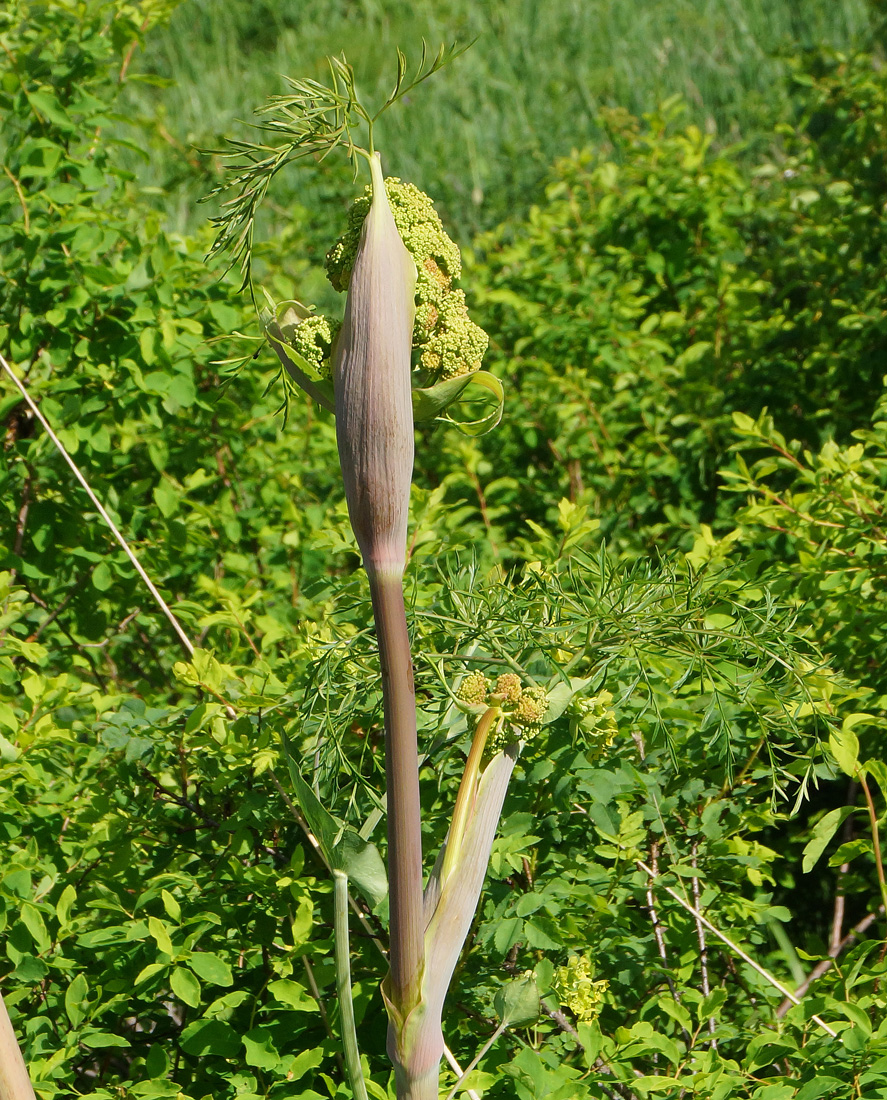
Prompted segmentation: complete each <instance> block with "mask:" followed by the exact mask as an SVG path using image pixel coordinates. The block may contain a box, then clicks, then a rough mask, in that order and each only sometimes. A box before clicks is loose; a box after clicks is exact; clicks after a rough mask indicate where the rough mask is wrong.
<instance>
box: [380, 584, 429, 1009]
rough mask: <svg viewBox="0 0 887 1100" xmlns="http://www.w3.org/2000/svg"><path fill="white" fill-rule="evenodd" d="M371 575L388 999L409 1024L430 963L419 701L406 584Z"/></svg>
mask: <svg viewBox="0 0 887 1100" xmlns="http://www.w3.org/2000/svg"><path fill="white" fill-rule="evenodd" d="M368 564H369V563H368ZM367 573H368V575H369V579H370V591H371V593H372V597H373V615H374V617H375V620H376V638H377V641H378V645H379V660H380V663H381V666H382V696H383V701H384V706H385V769H386V778H387V787H388V791H387V799H388V806H387V809H388V814H387V816H388V880H389V930H390V937H391V949H390V962H391V979H390V986H389V990H388V995H389V997H390V1000H391V1003H392V1006H393V1007H394V1009H395V1010H396V1011H397V1013H398V1014H399V1015H400V1016H401V1018H402V1019H405V1018H406V1016H407V1015H408V1014H409V1012H410V1010H411V1009H412V1008H414V1007H415V1006H416V1004H417V1003H418V1000H419V997H420V985H421V979H422V970H423V966H424V956H425V943H424V931H425V929H424V921H423V902H422V819H421V810H420V803H419V750H418V746H417V742H416V695H415V689H414V687H413V662H412V658H411V656H410V639H409V634H408V632H407V618H406V609H405V607H404V600H403V580H402V577H401V575H400V574H399V573H395V572H394V571H393V570H392V571H389V570H385V571H383V570H378V571H377V570H376V569H373V568H371V567H369V568H368V569H367Z"/></svg>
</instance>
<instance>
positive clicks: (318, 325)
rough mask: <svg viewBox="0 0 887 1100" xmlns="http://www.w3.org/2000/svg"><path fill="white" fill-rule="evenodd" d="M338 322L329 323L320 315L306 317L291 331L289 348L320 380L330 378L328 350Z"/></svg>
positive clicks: (336, 331) (337, 327) (337, 328)
mask: <svg viewBox="0 0 887 1100" xmlns="http://www.w3.org/2000/svg"><path fill="white" fill-rule="evenodd" d="M341 327H342V326H341V323H340V322H338V321H329V320H327V318H326V317H324V316H323V315H322V314H320V313H315V314H312V315H311V316H310V317H306V318H305V320H304V321H301V322H300V323H299V324H298V325H296V326H294V328H293V329H292V335H291V336H290V340H289V345H290V347H291V348H292V349H293V350H294V351H297V352H298V353H299V355H301V356H302V358H303V359H306V360H307V361H308V362H309V363H310V364H311V366H312V367H314V369H315V370H316V371H317V373H318V374H319V375H320V376H321V377H322V378H329V376H330V349H331V347H332V343H333V340H334V339H335V337H336V334H337V333H338V330H339V329H340V328H341Z"/></svg>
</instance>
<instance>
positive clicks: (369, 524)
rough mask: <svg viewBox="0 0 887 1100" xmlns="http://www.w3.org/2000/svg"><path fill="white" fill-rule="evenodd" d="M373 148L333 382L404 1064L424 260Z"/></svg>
mask: <svg viewBox="0 0 887 1100" xmlns="http://www.w3.org/2000/svg"><path fill="white" fill-rule="evenodd" d="M368 159H369V163H370V169H371V172H372V180H373V200H372V206H371V208H370V211H369V214H368V215H367V217H366V220H365V221H364V223H363V226H362V229H361V238H360V245H359V248H358V251H357V255H356V257H355V261H354V268H353V270H352V272H351V279H350V283H349V287H348V299H347V302H346V306H345V319H344V322H343V324H342V331H341V333H340V336H339V340H338V343H337V347H336V353H335V360H334V364H333V384H334V387H335V395H336V438H337V442H338V448H339V460H340V463H341V466H342V477H343V481H344V485H345V497H346V500H347V502H348V513H349V517H350V519H351V526H352V527H353V529H354V534H355V537H356V539H357V543H358V546H359V547H360V551H361V554H362V556H363V564H364V568H365V569H366V572H367V576H368V578H369V583H370V592H371V594H372V601H373V617H374V619H375V623H376V638H377V643H378V647H379V660H380V664H381V668H382V695H383V701H384V712H385V762H386V778H387V800H388V807H387V809H388V813H387V820H388V877H389V884H390V892H389V927H390V937H391V948H390V963H391V973H390V975H389V978H388V982H387V987H386V997H387V1000H388V1007H389V1014H390V1017H391V1027H390V1029H389V1053H390V1054H391V1057H392V1060H393V1061H394V1063H395V1066H396V1067H398V1066H402V1064H403V1059H404V1056H405V1052H404V1049H403V1042H402V1040H403V1035H404V1025H405V1022H406V1021H407V1019H408V1018H409V1016H410V1014H411V1012H412V1011H413V1010H414V1009H415V1008H416V1006H417V1004H418V1003H419V999H420V997H421V981H422V973H423V969H424V939H423V933H424V927H423V899H422V824H421V814H420V805H419V753H418V746H417V739H416V700H415V691H414V687H413V665H412V658H411V655H410V640H409V632H408V630H407V621H406V609H405V606H404V598H403V571H404V563H405V559H406V543H407V515H408V511H409V501H410V483H411V480H412V472H413V410H412V390H411V378H410V376H411V370H412V368H411V364H410V351H411V342H412V332H413V319H414V311H415V304H414V303H415V286H416V265H415V264H414V262H413V260H412V257H411V256H410V254H409V252H408V251H407V249H406V247H405V246H404V243H403V241H402V240H401V238H400V235H399V234H398V232H397V227H396V226H395V224H394V218H393V216H392V214H391V209H390V207H389V205H388V198H387V195H386V192H385V185H384V182H383V178H382V169H381V164H380V161H379V157H378V155H377V154H376V155H371V156H369V158H368ZM435 1088H436V1083H435ZM401 1091H402V1090H401ZM403 1095H404V1096H407V1095H410V1094H409V1092H403ZM435 1095H436V1093H435Z"/></svg>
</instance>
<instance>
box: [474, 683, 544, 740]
mask: <svg viewBox="0 0 887 1100" xmlns="http://www.w3.org/2000/svg"><path fill="white" fill-rule="evenodd" d="M456 698H457V699H460V700H461V701H462V702H463V703H468V704H469V705H470V706H472V707H495V706H498V707H499V708H500V709H501V711H502V714H503V717H504V718H505V723H506V724H507V725H508V726H510V727H512V729H513V730H514V729H516V730H517V734H518V737H519V738H520V740H521V741H531V740H532V739H533V738H534V737H535V736H536V734H537V733H538V732H539V730H540V729H541V728H542V720H543V719H544V717H545V712H546V711H547V710H548V692H547V691H546V690H545V688H542V687H535V686H534V687H524V686H523V684H522V683H521V678H520V676H518V675H516V674H515V673H514V672H503V673H502V675H501V676H497V677H496V680H495V681H494V682H492V683H491V682H490V681H489V680H487V678H486V676H484V674H483V673H482V672H469V673H468V674H467V676H465V677H464V678H463V680H462V683H461V684H460V685H459V687H458V689H457V691H456ZM509 740H514V736H513V734H512V736H511V737H509V736H508V735H507V734H504V733H500V734H499V735H498V736H497V737H496V738H494V742H493V746H494V747H501V745H502V744H507V743H508V741H509Z"/></svg>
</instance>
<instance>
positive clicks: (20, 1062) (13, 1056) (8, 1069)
mask: <svg viewBox="0 0 887 1100" xmlns="http://www.w3.org/2000/svg"><path fill="white" fill-rule="evenodd" d="M0 1100H34V1090H33V1088H32V1087H31V1081H30V1079H29V1078H28V1071H27V1069H26V1067H25V1060H24V1058H22V1052H21V1050H20V1049H19V1045H18V1041H17V1040H16V1037H15V1032H14V1031H13V1030H12V1024H11V1022H10V1020H9V1013H8V1012H7V1011H6V1005H5V1004H4V1003H3V998H2V997H0Z"/></svg>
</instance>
